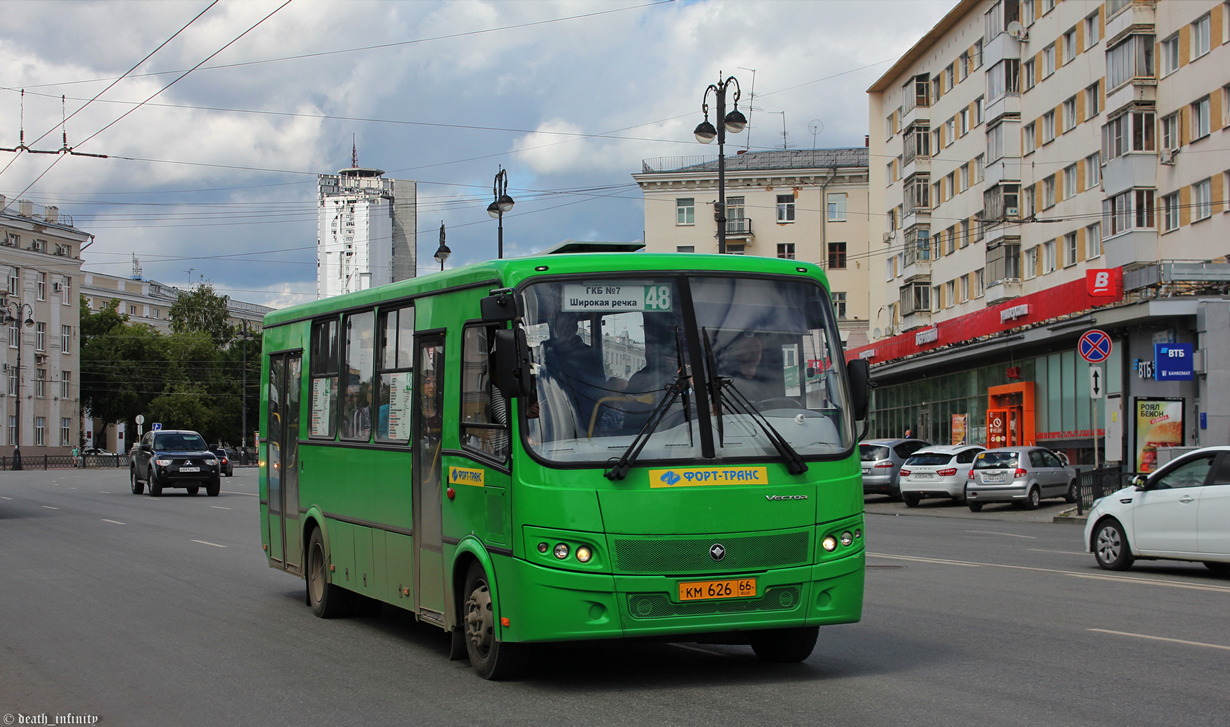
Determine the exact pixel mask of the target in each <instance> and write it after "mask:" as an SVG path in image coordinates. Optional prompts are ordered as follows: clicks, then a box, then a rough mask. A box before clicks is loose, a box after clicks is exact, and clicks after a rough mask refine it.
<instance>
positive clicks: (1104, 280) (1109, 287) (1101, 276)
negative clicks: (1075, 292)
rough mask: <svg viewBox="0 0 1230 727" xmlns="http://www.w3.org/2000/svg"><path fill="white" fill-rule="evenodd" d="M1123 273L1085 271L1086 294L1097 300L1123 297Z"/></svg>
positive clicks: (1109, 270)
mask: <svg viewBox="0 0 1230 727" xmlns="http://www.w3.org/2000/svg"><path fill="white" fill-rule="evenodd" d="M1122 290H1123V271H1122V270H1120V269H1118V268H1100V269H1094V270H1086V271H1085V292H1087V293H1088V294H1089V295H1090V296H1093V297H1097V298H1102V297H1106V298H1117V297H1119V296H1120V295H1122V293H1121V291H1122Z"/></svg>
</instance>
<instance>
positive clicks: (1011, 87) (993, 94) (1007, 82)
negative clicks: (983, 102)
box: [987, 58, 1021, 101]
mask: <svg viewBox="0 0 1230 727" xmlns="http://www.w3.org/2000/svg"><path fill="white" fill-rule="evenodd" d="M1020 92H1021V61H1020V60H1018V59H1014V58H1009V59H1005V60H1002V61H1000V62H999V63H996V64H995V65H994V66H992V67H991V70H990V71H988V72H987V99H988V100H989V101H997V100H999V99H1001V98H1003V97H1004V96H1006V95H1010V94H1011V95H1013V96H1015V95H1016V94H1019V93H1020Z"/></svg>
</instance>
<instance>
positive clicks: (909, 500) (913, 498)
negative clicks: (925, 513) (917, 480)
mask: <svg viewBox="0 0 1230 727" xmlns="http://www.w3.org/2000/svg"><path fill="white" fill-rule="evenodd" d="M901 499H902V500H905V506H906V507H918V502H919V500H921V499H922V498H920V497H919V496H918V495H909V494H903V495H902V496H901Z"/></svg>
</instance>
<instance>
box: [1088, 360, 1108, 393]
mask: <svg viewBox="0 0 1230 727" xmlns="http://www.w3.org/2000/svg"><path fill="white" fill-rule="evenodd" d="M1105 392H1106V376H1105V375H1104V374H1103V373H1102V367H1101V366H1098V365H1096V364H1094V365H1092V366H1090V367H1089V398H1090V399H1101V398H1102V395H1103V394H1104V393H1105Z"/></svg>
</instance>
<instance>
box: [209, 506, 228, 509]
mask: <svg viewBox="0 0 1230 727" xmlns="http://www.w3.org/2000/svg"><path fill="white" fill-rule="evenodd" d="M210 507H212V508H213V509H215V510H230V508H229V507H222V506H221V505H210Z"/></svg>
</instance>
